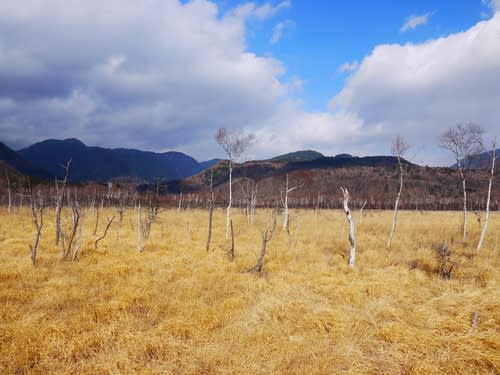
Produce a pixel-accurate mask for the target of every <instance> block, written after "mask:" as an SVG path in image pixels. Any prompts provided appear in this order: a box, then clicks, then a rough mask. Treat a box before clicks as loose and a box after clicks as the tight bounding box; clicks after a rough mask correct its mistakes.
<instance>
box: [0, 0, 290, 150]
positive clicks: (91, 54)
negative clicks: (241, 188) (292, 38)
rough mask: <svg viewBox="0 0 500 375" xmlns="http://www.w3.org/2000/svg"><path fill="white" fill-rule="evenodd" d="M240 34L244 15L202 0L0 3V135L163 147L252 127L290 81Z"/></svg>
mask: <svg viewBox="0 0 500 375" xmlns="http://www.w3.org/2000/svg"><path fill="white" fill-rule="evenodd" d="M287 6H289V2H286V1H285V2H282V3H280V4H279V5H278V6H275V7H271V6H269V5H263V6H261V7H254V8H252V12H253V13H255V16H257V17H267V16H270V15H272V14H273V13H275V12H277V11H278V10H279V9H282V8H284V7H287ZM244 41H245V25H244V20H243V19H241V18H238V17H235V16H226V17H221V15H220V14H219V13H218V9H217V7H216V6H215V4H213V3H211V2H209V1H205V0H197V1H192V2H189V3H186V4H183V3H180V2H179V1H178V0H153V1H149V2H144V3H141V5H140V7H138V6H137V2H136V1H133V0H129V1H108V2H101V1H98V0H89V1H85V2H81V1H65V2H60V1H55V0H48V1H45V2H44V3H43V5H42V4H41V3H40V2H38V1H35V0H26V1H23V2H22V4H21V3H19V2H17V1H13V0H12V1H11V0H6V1H2V2H1V3H0V82H2V85H0V103H7V104H8V105H3V106H0V130H1V133H2V138H3V139H4V140H5V141H8V142H11V143H14V144H18V145H21V143H23V145H27V144H30V143H32V142H34V141H39V140H41V139H44V138H47V137H57V138H60V137H65V136H74V137H79V138H81V139H82V140H84V141H85V142H87V143H89V144H99V145H103V146H124V147H141V148H145V149H153V150H162V149H172V148H177V147H181V146H182V145H188V144H189V143H190V142H191V140H192V139H195V138H200V137H201V138H204V139H211V138H212V133H213V132H214V131H215V130H214V129H216V128H217V127H221V126H226V127H236V126H237V127H242V126H255V124H258V123H260V122H262V121H263V120H264V119H266V118H268V117H269V116H270V115H271V114H272V113H273V112H274V110H275V106H276V102H277V101H279V100H280V98H281V97H283V96H284V95H286V93H287V88H286V83H281V82H280V76H281V75H282V74H283V73H284V67H283V66H282V64H281V63H280V62H279V61H277V60H275V59H273V58H270V57H260V56H257V55H255V54H253V53H251V52H248V51H247V50H246V49H245V42H244ZM4 107H5V108H4ZM21 134H22V136H21ZM174 135H175V136H174ZM23 137H24V139H22V138H23ZM21 139H22V142H21ZM207 143H209V142H207ZM210 151H214V150H208V151H207V152H204V151H201V152H199V153H198V155H197V156H199V157H205V156H208V154H209V153H210ZM212 156H213V154H212Z"/></svg>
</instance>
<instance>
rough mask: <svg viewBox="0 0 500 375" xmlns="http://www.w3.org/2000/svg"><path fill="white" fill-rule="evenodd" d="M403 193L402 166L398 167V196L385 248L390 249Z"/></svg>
mask: <svg viewBox="0 0 500 375" xmlns="http://www.w3.org/2000/svg"><path fill="white" fill-rule="evenodd" d="M402 191H403V170H402V166H400V175H399V191H398V196H397V197H396V202H395V203H394V214H393V215H392V226H391V231H390V232H389V239H388V240H387V245H386V247H387V248H389V247H391V242H392V237H393V236H394V231H395V230H396V220H397V217H398V207H399V200H400V199H401V192H402Z"/></svg>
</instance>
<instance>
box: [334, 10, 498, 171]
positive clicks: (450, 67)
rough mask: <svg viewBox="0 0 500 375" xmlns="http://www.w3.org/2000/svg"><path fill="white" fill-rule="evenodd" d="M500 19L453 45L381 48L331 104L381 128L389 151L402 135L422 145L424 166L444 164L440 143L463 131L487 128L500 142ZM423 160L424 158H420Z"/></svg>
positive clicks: (453, 39)
mask: <svg viewBox="0 0 500 375" xmlns="http://www.w3.org/2000/svg"><path fill="white" fill-rule="evenodd" d="M499 97H500V14H498V13H497V15H496V16H495V17H493V18H492V19H490V20H487V21H483V22H480V23H478V24H476V25H475V26H473V27H472V28H470V29H469V30H466V31H464V32H460V33H457V34H453V35H450V36H448V37H443V38H439V39H436V40H431V41H428V42H425V43H421V44H405V45H397V44H393V45H380V46H377V47H376V48H375V49H374V50H373V52H372V53H371V54H370V55H369V56H367V57H366V58H365V59H364V60H363V61H362V63H361V65H360V67H359V68H358V70H357V71H356V72H355V73H353V75H352V76H350V77H349V79H348V80H347V83H346V85H345V87H344V88H343V89H342V91H341V92H340V93H339V94H338V95H336V96H335V97H334V98H333V99H332V100H331V102H330V108H331V109H332V110H333V111H343V112H348V113H355V114H357V115H358V116H359V117H360V118H362V119H363V121H364V122H365V126H366V127H368V128H370V127H375V126H379V127H380V128H381V130H382V133H383V134H385V139H386V141H385V143H386V144H388V142H389V140H390V137H392V136H394V135H395V134H397V133H399V134H401V135H403V136H405V137H407V139H409V140H410V142H414V143H417V144H419V145H423V146H422V147H421V150H420V155H417V156H418V157H419V160H418V161H420V162H429V163H431V164H432V163H436V162H445V161H444V160H445V159H444V158H445V157H444V156H443V155H441V156H434V153H429V152H427V153H426V152H425V150H426V149H427V147H428V148H429V149H433V150H434V149H435V148H436V143H437V141H435V139H436V137H437V136H438V135H439V134H440V133H442V132H443V131H444V130H445V129H446V128H448V127H450V126H454V125H455V124H457V123H464V122H474V123H477V124H480V125H482V126H483V127H485V128H486V130H487V131H488V134H489V135H490V136H492V135H494V134H496V135H498V123H499V121H500V106H499V105H498V98H499ZM417 153H418V152H417Z"/></svg>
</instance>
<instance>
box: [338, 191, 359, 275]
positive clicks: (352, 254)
mask: <svg viewBox="0 0 500 375" xmlns="http://www.w3.org/2000/svg"><path fill="white" fill-rule="evenodd" d="M340 189H341V190H342V193H343V194H344V212H345V215H346V217H347V222H348V223H349V243H350V244H351V249H350V250H349V266H351V267H354V266H355V265H356V238H355V236H354V220H353V218H352V215H351V211H350V210H349V191H348V190H347V189H346V188H343V187H341V188H340Z"/></svg>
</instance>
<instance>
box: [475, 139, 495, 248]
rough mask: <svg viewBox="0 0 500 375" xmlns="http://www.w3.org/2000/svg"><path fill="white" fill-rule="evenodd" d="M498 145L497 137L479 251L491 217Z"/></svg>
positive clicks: (492, 153)
mask: <svg viewBox="0 0 500 375" xmlns="http://www.w3.org/2000/svg"><path fill="white" fill-rule="evenodd" d="M496 146H497V142H496V139H494V140H493V141H492V151H491V153H490V157H491V159H490V163H491V165H490V167H491V169H490V181H489V184H488V197H487V199H486V212H485V214H484V221H483V229H482V230H481V236H480V238H479V242H478V243H477V247H476V250H477V251H478V252H479V251H480V250H481V247H482V246H483V241H484V235H485V234H486V228H488V221H489V218H490V200H491V186H492V185H493V178H494V177H495V162H496V160H497V154H496Z"/></svg>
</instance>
